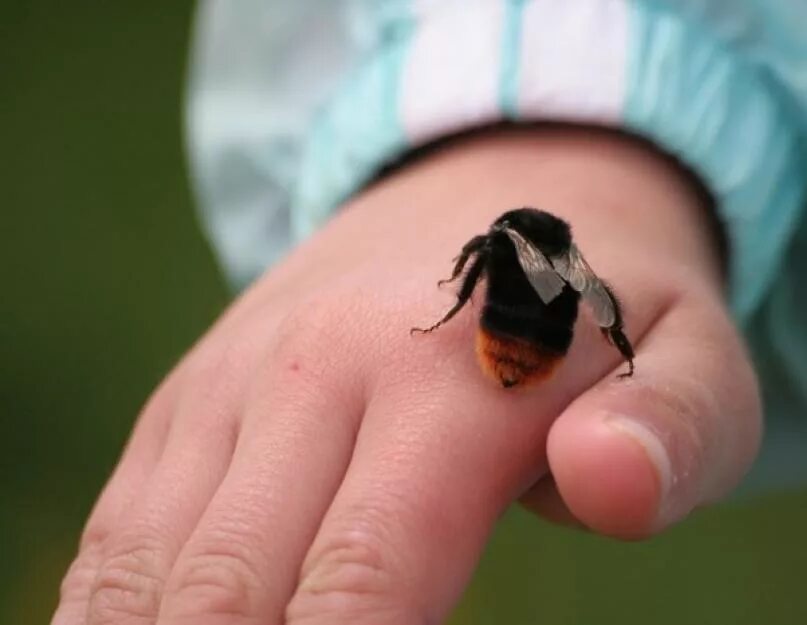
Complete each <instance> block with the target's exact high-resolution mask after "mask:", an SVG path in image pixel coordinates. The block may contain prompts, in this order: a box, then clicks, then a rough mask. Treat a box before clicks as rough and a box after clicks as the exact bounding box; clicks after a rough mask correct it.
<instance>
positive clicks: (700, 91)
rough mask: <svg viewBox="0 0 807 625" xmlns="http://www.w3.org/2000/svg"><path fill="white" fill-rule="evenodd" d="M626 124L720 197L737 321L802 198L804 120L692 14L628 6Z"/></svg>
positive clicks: (769, 277)
mask: <svg viewBox="0 0 807 625" xmlns="http://www.w3.org/2000/svg"><path fill="white" fill-rule="evenodd" d="M631 7H632V9H633V10H632V13H631V20H630V23H631V33H630V36H629V45H630V52H629V64H630V65H629V82H628V91H627V101H626V104H625V111H624V118H625V123H626V125H627V126H628V127H629V128H631V129H634V130H636V131H638V132H639V133H640V134H642V135H645V136H648V137H651V138H653V139H654V140H655V141H656V142H657V143H658V144H659V145H661V146H663V147H664V148H665V149H666V150H667V151H669V152H671V153H673V154H675V155H676V156H679V157H680V158H681V159H682V160H683V161H684V162H685V163H687V164H689V165H690V166H691V167H692V168H693V169H694V170H695V171H696V172H698V173H699V174H700V176H701V177H702V178H703V179H704V180H705V182H706V183H707V185H708V186H709V188H710V189H711V190H712V192H713V193H714V194H715V195H716V196H717V198H718V200H719V202H720V212H721V217H722V218H723V221H724V222H725V225H726V226H727V232H728V234H729V237H730V242H731V249H732V250H733V251H734V252H735V253H733V254H732V255H731V268H730V276H731V278H732V284H731V289H730V292H731V299H732V302H733V304H734V308H735V311H736V313H737V315H738V316H739V317H740V318H741V319H743V320H744V319H747V318H748V316H749V315H750V314H751V313H752V312H753V311H754V310H756V308H757V305H758V303H759V301H760V299H761V297H762V296H763V295H764V294H765V293H766V291H767V290H768V289H769V287H770V285H771V284H772V282H773V280H774V278H775V276H776V273H777V270H778V269H779V264H780V260H781V258H782V256H783V254H784V252H785V250H786V249H787V246H788V244H789V242H790V238H791V236H792V235H793V233H794V232H795V230H796V226H797V222H798V219H799V217H800V214H801V211H802V208H803V206H804V185H805V178H806V177H807V176H805V172H807V161H804V160H803V158H802V155H801V154H800V153H799V150H800V149H801V146H800V145H799V135H798V133H799V132H800V131H801V128H800V127H799V121H800V120H799V119H798V118H797V117H796V116H795V115H794V114H793V113H792V111H791V110H790V109H789V108H788V107H787V105H786V104H785V103H783V102H782V101H781V100H779V99H778V98H777V97H776V95H775V94H774V93H772V92H771V91H770V90H769V89H768V87H767V84H766V83H765V81H764V79H763V77H762V76H761V75H759V74H758V73H757V72H756V71H755V70H754V67H753V66H752V65H751V64H750V62H749V61H747V60H746V59H745V58H744V57H743V56H741V55H736V54H733V53H732V51H731V50H730V49H729V48H727V47H726V46H725V45H724V44H723V43H722V42H721V41H720V40H719V39H717V38H715V37H714V35H713V34H712V33H711V32H709V31H707V30H705V29H704V27H703V26H702V25H701V24H699V23H698V22H695V21H693V20H691V19H686V18H684V17H682V15H681V14H679V13H675V12H672V11H670V10H669V9H667V8H664V9H658V8H655V7H652V6H650V5H646V4H644V3H642V2H634V3H632V4H631Z"/></svg>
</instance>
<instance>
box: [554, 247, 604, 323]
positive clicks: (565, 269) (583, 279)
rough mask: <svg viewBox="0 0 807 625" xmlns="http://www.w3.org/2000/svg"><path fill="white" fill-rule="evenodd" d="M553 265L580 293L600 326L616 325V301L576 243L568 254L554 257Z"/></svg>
mask: <svg viewBox="0 0 807 625" xmlns="http://www.w3.org/2000/svg"><path fill="white" fill-rule="evenodd" d="M552 265H553V266H554V268H555V270H556V271H557V272H558V274H560V276H562V277H563V279H564V280H566V282H568V283H569V284H570V285H571V287H572V288H573V289H574V290H575V291H577V292H578V293H580V295H581V296H582V298H583V301H584V302H586V304H587V305H588V306H589V307H590V308H591V311H592V313H593V314H594V319H595V320H596V321H597V324H598V325H599V326H600V327H602V328H610V327H611V326H613V325H614V322H615V321H616V313H615V312H614V301H613V300H612V299H611V295H610V294H609V293H608V289H606V288H605V284H603V282H602V280H600V279H599V278H598V277H597V274H595V273H594V270H593V269H592V268H591V266H590V265H589V264H588V263H587V262H586V259H585V258H583V255H582V254H581V253H580V250H578V249H577V246H576V245H575V244H574V243H572V244H571V246H569V251H568V253H567V254H564V255H562V256H556V257H554V258H552Z"/></svg>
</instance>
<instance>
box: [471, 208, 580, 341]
mask: <svg viewBox="0 0 807 625" xmlns="http://www.w3.org/2000/svg"><path fill="white" fill-rule="evenodd" d="M513 212H517V211H513ZM501 219H508V222H509V223H510V224H512V225H515V226H516V227H517V228H518V230H519V232H521V233H522V235H523V236H525V237H527V238H529V239H530V240H532V241H533V242H536V243H537V244H538V245H539V249H546V247H547V245H546V244H542V243H544V241H542V238H543V237H545V236H546V233H547V225H546V224H538V225H537V227H535V228H530V227H529V226H530V225H531V224H523V223H520V222H516V223H514V220H513V218H512V214H505V215H503V216H502V218H501ZM555 221H559V220H555ZM560 223H561V224H562V225H563V226H566V224H565V223H563V222H560ZM552 225H554V224H550V226H552ZM566 233H567V237H568V226H566ZM557 234H558V233H553V232H550V235H557ZM562 235H563V233H562V232H561V233H560V241H558V237H557V236H555V239H551V240H550V241H549V243H550V247H551V248H554V249H551V250H550V251H549V253H553V252H554V251H555V250H557V249H558V248H559V247H561V248H562V246H564V245H565V246H566V247H567V248H568V245H569V243H568V242H567V241H570V237H568V238H567V239H566V240H565V241H564V239H563V236H562ZM486 256H487V258H486V263H485V273H486V276H487V291H486V296H485V305H484V307H483V309H482V317H481V320H480V322H481V325H482V327H483V328H484V329H485V330H487V331H489V332H491V333H492V334H494V335H498V336H501V337H503V338H510V339H520V340H523V341H526V342H528V343H530V344H532V345H535V346H536V347H543V348H546V349H549V350H551V351H554V352H558V353H561V354H563V353H566V351H567V350H568V349H569V346H570V345H571V342H572V332H573V328H574V324H575V321H576V320H577V311H578V303H579V300H580V294H579V293H578V292H577V291H575V290H574V289H572V288H571V287H570V286H569V285H568V284H567V285H566V286H565V287H564V289H563V291H562V292H561V294H560V295H558V297H556V298H555V299H554V300H552V302H550V303H549V304H545V303H544V302H543V301H542V300H541V298H540V297H539V296H538V294H537V293H536V292H535V289H533V287H532V285H531V284H530V283H529V281H528V280H527V277H526V276H525V275H524V271H523V270H522V268H521V265H520V264H519V262H518V258H517V256H516V251H515V248H514V247H513V245H512V243H511V242H510V240H509V238H508V237H507V235H506V234H504V233H503V232H498V233H495V234H491V235H490V238H489V241H488V250H487V255H486Z"/></svg>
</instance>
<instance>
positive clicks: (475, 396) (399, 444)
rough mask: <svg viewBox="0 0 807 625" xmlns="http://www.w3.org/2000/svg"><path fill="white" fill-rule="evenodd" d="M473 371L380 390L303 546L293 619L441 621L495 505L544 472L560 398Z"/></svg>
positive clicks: (294, 622) (296, 623) (380, 623)
mask: <svg viewBox="0 0 807 625" xmlns="http://www.w3.org/2000/svg"><path fill="white" fill-rule="evenodd" d="M465 360H466V364H468V366H475V363H473V359H472V355H471V354H468V355H467V358H466V359H465ZM471 373H472V372H470V371H468V370H465V371H458V372H457V374H456V377H455V378H454V379H453V380H452V381H451V383H450V384H441V383H440V382H439V381H436V379H435V378H431V379H429V377H428V376H426V377H424V378H423V379H421V380H419V381H416V382H409V383H406V384H401V385H400V386H399V387H397V388H395V389H389V390H387V389H377V390H378V394H377V396H376V397H378V399H376V402H375V403H374V404H373V405H371V406H370V407H369V409H368V412H367V414H366V415H365V420H364V422H363V424H362V429H361V431H360V434H359V437H358V441H357V445H356V449H355V450H354V454H353V459H352V460H351V463H350V467H349V470H348V473H347V474H346V476H345V480H344V482H343V484H342V486H341V487H340V489H339V491H338V494H337V495H336V497H335V499H334V501H333V504H332V506H331V508H330V509H329V510H328V513H327V515H326V517H325V519H324V520H323V522H322V526H321V527H320V530H319V532H318V533H317V536H316V538H315V540H314V542H313V544H312V546H311V548H310V550H309V552H308V554H307V555H306V559H305V562H304V564H303V567H302V572H301V576H300V580H301V581H300V583H299V585H298V587H297V589H296V592H295V595H294V597H293V598H292V600H291V602H290V604H289V606H288V608H287V613H286V618H287V621H286V622H288V623H289V624H290V625H300V624H303V623H305V624H306V625H314V624H317V623H323V624H324V623H328V624H331V625H332V624H338V623H351V624H355V625H361V624H362V623H373V624H375V625H393V624H398V623H400V624H409V623H437V622H442V619H443V617H444V616H445V615H446V614H447V612H448V610H449V609H450V607H451V606H452V605H453V604H454V603H455V601H456V600H457V598H458V596H459V595H460V593H461V591H462V589H463V588H464V586H465V584H466V582H467V580H468V578H469V577H470V575H471V572H472V571H473V569H474V567H475V565H476V562H477V560H478V557H479V555H480V553H481V551H482V549H483V546H484V543H485V541H486V539H487V537H488V536H489V533H490V531H491V528H492V526H493V524H494V523H495V521H496V519H497V518H498V516H499V515H500V513H501V512H502V511H503V510H504V509H505V508H506V506H507V505H508V504H509V502H510V501H512V500H513V499H514V498H515V497H516V495H517V493H518V492H520V491H522V490H523V489H524V488H525V486H526V484H527V483H529V482H530V481H532V480H534V479H535V478H536V477H537V476H538V475H540V474H541V473H542V471H543V470H544V467H545V456H544V446H545V435H546V431H547V429H548V425H549V421H550V415H551V414H552V412H553V410H557V409H558V408H557V405H556V404H557V403H558V402H559V401H560V400H559V399H558V398H557V397H556V398H554V399H549V400H547V402H546V403H544V404H543V405H540V403H539V402H536V397H535V395H533V394H529V393H507V392H506V391H502V390H500V389H497V388H495V387H492V386H486V385H484V384H480V385H479V386H478V387H474V386H469V385H468V383H467V380H468V379H469V377H468V376H469V374H471ZM401 375H402V376H403V377H407V374H406V373H402V374H401ZM476 375H479V374H478V372H476ZM470 379H474V378H470ZM418 388H429V389H430V390H429V393H428V394H423V393H420V392H419V391H418V390H417V389H418ZM536 404H538V406H539V407H536Z"/></svg>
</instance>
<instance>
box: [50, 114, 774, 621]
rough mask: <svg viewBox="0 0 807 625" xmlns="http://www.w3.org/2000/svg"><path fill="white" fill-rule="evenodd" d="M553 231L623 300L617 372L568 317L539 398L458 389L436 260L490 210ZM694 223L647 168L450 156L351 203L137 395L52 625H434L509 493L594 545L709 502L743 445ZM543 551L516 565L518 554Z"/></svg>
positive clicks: (747, 408)
mask: <svg viewBox="0 0 807 625" xmlns="http://www.w3.org/2000/svg"><path fill="white" fill-rule="evenodd" d="M523 205H530V206H538V207H542V208H544V209H546V210H550V211H552V212H553V213H555V214H557V215H558V216H560V217H562V218H563V219H565V220H567V221H568V222H569V223H570V224H571V225H572V228H573V231H574V235H575V240H576V241H577V244H578V246H579V247H580V249H581V250H583V251H584V253H585V255H586V258H587V260H588V261H589V262H590V263H591V265H592V267H593V268H594V269H595V270H596V271H597V273H598V274H599V275H600V276H602V277H603V278H604V279H606V280H608V281H609V282H610V283H611V284H612V285H613V287H614V290H615V291H616V292H617V293H618V294H619V295H620V296H621V299H622V301H623V305H624V309H625V320H626V324H625V326H626V332H627V334H628V336H629V337H630V339H631V341H632V342H633V344H634V347H635V348H636V374H635V376H634V377H633V378H632V379H628V380H621V379H618V377H617V375H616V374H617V373H618V372H619V371H621V370H623V369H624V366H625V365H624V363H622V362H620V359H619V354H618V353H617V351H616V350H615V349H614V348H613V347H611V346H609V345H608V344H607V343H606V342H605V341H604V340H603V339H602V337H601V336H600V333H599V332H598V330H597V328H596V326H595V325H594V324H593V323H592V321H591V319H590V318H589V317H588V316H587V315H586V314H585V313H583V314H582V315H581V319H579V320H578V324H577V330H576V334H575V341H574V344H573V346H572V349H571V351H570V353H569V356H568V358H567V359H566V360H565V361H564V363H563V365H562V366H561V368H560V369H559V370H558V371H557V373H556V374H555V376H554V377H553V378H552V379H551V380H549V381H548V382H545V383H543V384H542V385H539V386H535V387H531V388H527V389H509V390H505V389H502V388H501V387H499V386H497V385H496V384H495V383H494V382H492V381H491V380H489V379H487V378H485V377H484V376H483V374H482V373H481V371H480V369H479V367H478V365H477V363H476V361H475V355H474V340H473V336H474V332H475V327H476V321H477V318H478V314H479V305H480V303H481V301H482V298H483V291H482V290H481V289H480V290H479V291H478V292H477V293H476V295H475V297H474V303H473V305H471V306H468V307H466V308H465V309H463V310H462V311H461V312H460V313H459V314H458V315H457V316H456V317H455V318H454V319H452V321H451V322H450V323H448V324H446V325H445V326H443V327H441V328H440V329H439V330H438V331H436V332H434V333H432V334H429V335H422V336H418V335H415V336H410V333H409V329H410V328H411V327H412V326H423V325H428V324H430V323H432V322H433V321H435V320H436V319H438V318H439V317H440V316H441V315H442V314H443V313H444V312H445V311H446V310H447V309H448V308H449V307H450V306H451V305H452V303H453V293H452V291H451V288H450V287H448V286H444V287H442V288H441V289H438V288H437V286H436V283H437V281H438V280H439V279H441V278H445V277H447V275H448V274H449V272H450V270H451V259H452V257H453V256H455V254H456V253H457V252H458V251H459V249H460V248H461V247H462V244H463V243H464V242H465V241H467V240H468V239H469V238H470V237H471V236H473V235H475V234H479V233H483V232H485V231H486V230H487V227H488V226H489V224H490V223H491V222H492V221H493V220H494V219H495V218H496V217H497V216H498V215H499V214H501V213H503V212H504V211H505V210H507V209H510V208H513V207H518V206H523ZM705 211H706V207H704V206H701V204H700V200H699V196H698V195H697V194H696V193H695V192H694V191H693V189H692V188H690V185H689V182H687V179H686V178H685V177H684V176H682V175H681V173H680V172H679V171H678V170H677V169H676V168H675V167H674V166H672V165H671V164H669V163H668V162H667V161H665V160H663V159H661V158H659V157H658V156H657V155H656V154H655V153H654V152H653V151H652V150H650V149H649V148H647V147H644V146H640V145H637V144H635V143H633V142H632V141H629V140H627V139H625V138H621V137H618V136H614V135H608V134H604V133H599V132H594V131H589V130H572V129H543V130H534V129H532V130H531V129H521V130H512V131H501V132H498V133H493V134H489V135H486V136H479V137H476V138H471V139H467V140H464V141H461V142H459V143H458V144H456V145H454V146H452V147H450V148H446V149H442V150H440V151H438V152H437V153H435V154H432V155H431V156H428V157H426V158H424V159H421V160H419V161H417V162H414V163H412V164H410V165H407V166H406V167H404V168H403V169H401V170H400V171H398V172H396V173H395V174H394V175H392V176H390V177H388V178H385V179H384V180H382V181H381V182H380V183H378V184H377V185H375V186H374V187H372V188H371V189H369V190H367V191H366V192H364V193H363V194H362V195H360V196H359V197H357V198H356V199H354V200H353V201H351V202H350V203H349V205H348V206H346V207H345V208H344V209H343V210H342V211H341V212H340V213H339V214H338V215H337V216H336V217H335V218H334V219H333V220H332V221H331V222H330V223H329V224H328V225H327V226H326V227H324V228H323V229H322V230H321V231H320V232H319V233H318V234H317V235H316V236H314V237H313V238H312V239H311V240H310V241H308V242H307V243H306V244H304V245H303V246H301V247H300V248H299V249H298V250H296V251H295V252H294V253H293V254H292V255H291V256H290V257H289V258H288V259H287V260H286V261H285V262H283V263H282V264H281V265H280V266H278V267H276V268H273V269H271V270H269V271H268V272H267V273H266V274H265V275H264V276H263V277H262V278H261V279H260V280H259V281H258V282H257V283H256V284H255V285H254V286H253V287H252V288H251V289H249V291H248V292H246V293H245V294H244V295H243V296H242V297H240V298H239V299H238V300H237V301H236V302H235V303H234V304H233V306H232V307H231V308H230V309H229V310H228V311H227V313H226V314H225V315H224V316H223V317H222V318H221V319H220V320H219V321H218V322H217V323H216V324H215V325H214V326H213V327H212V328H211V329H210V331H209V332H208V333H207V334H206V336H205V337H203V338H202V339H201V340H200V341H199V342H198V344H197V345H196V346H195V347H194V348H193V349H192V350H191V351H190V352H189V353H188V354H187V356H186V357H185V358H184V359H183V360H182V361H181V362H180V364H179V365H178V366H177V367H176V369H175V370H174V371H173V372H172V373H171V374H170V375H169V376H168V378H167V379H166V380H165V382H164V383H163V384H162V385H161V386H160V387H159V388H158V389H157V391H156V392H155V393H154V395H153V396H152V397H151V399H150V400H149V402H148V403H147V405H146V407H145V408H144V410H143V412H142V414H141V415H140V417H139V419H138V421H137V424H136V426H135V429H134V431H133V433H132V436H131V439H130V441H129V444H128V445H127V447H126V450H125V452H124V453H123V456H122V458H121V460H120V463H119V465H118V467H117V468H116V470H115V472H114V474H113V475H112V477H111V479H110V480H109V483H108V484H107V486H106V487H105V489H104V491H103V492H102V494H101V496H100V498H99V500H98V503H97V504H96V506H95V508H94V510H93V511H92V513H91V516H90V518H89V520H88V523H87V527H86V530H85V532H84V535H83V537H82V540H81V545H80V549H79V553H78V555H77V557H76V560H75V562H74V563H73V565H72V566H71V568H70V570H69V572H68V573H67V575H66V577H65V580H64V583H63V586H62V595H61V603H60V606H59V608H58V611H57V613H56V615H55V617H54V621H53V622H54V624H57V625H103V624H108V623H117V624H125V625H150V624H153V623H158V624H160V625H190V624H194V625H258V624H261V625H264V624H273V623H277V624H279V623H292V624H297V623H299V624H306V625H318V624H323V625H324V624H326V623H327V624H340V623H351V624H355V625H360V624H364V623H366V624H371V623H372V624H374V625H404V624H407V625H408V624H411V623H439V622H441V621H442V620H443V619H444V618H445V617H446V616H447V614H448V613H449V612H450V610H451V608H452V606H453V605H454V604H455V603H456V602H457V600H458V599H459V597H460V594H461V592H462V590H463V588H464V587H465V585H466V584H467V582H468V580H469V578H470V576H471V574H472V572H473V569H474V566H475V564H476V562H477V559H478V558H479V556H480V553H481V551H482V549H483V547H484V545H485V542H486V540H487V538H488V537H489V535H490V532H491V530H492V528H493V526H494V524H495V522H496V520H497V518H498V517H499V516H500V515H501V514H502V513H503V511H504V510H505V509H506V508H507V507H508V506H509V505H510V504H511V503H513V502H514V501H516V500H518V499H521V500H522V502H523V503H524V504H525V505H527V507H529V508H530V509H532V510H534V511H536V512H538V513H539V514H542V515H544V516H545V517H547V518H549V519H551V520H554V521H557V522H561V523H566V524H576V525H581V526H584V527H587V528H589V529H590V530H591V531H595V532H599V533H602V534H606V535H610V536H614V537H618V538H626V539H632V538H640V537H644V536H649V535H652V534H655V533H657V532H659V531H662V530H664V529H665V528H666V527H668V526H669V525H671V524H673V523H676V522H679V521H681V520H682V519H684V518H685V517H686V516H687V515H688V514H689V513H690V512H692V511H693V510H694V509H695V508H697V507H699V506H702V505H705V504H708V503H711V502H713V501H716V500H718V499H720V498H721V497H722V496H724V495H725V494H726V493H728V492H729V491H730V490H731V489H732V488H733V487H734V486H735V485H736V484H737V482H738V481H739V479H740V478H741V477H742V475H743V474H744V472H745V471H746V470H747V468H748V466H749V464H750V463H751V461H752V460H753V458H754V455H755V452H756V449H757V446H758V444H759V438H760V429H761V425H760V423H761V419H760V405H759V393H758V389H757V385H756V380H755V376H754V373H753V370H752V368H751V366H750V364H749V360H748V357H747V355H746V352H745V350H744V348H743V346H742V343H741V341H740V340H739V338H738V335H737V332H736V330H735V329H734V327H733V326H732V323H731V321H730V318H729V316H728V314H727V312H726V305H725V303H724V299H723V295H722V290H723V286H722V280H723V279H722V277H721V275H720V271H719V262H718V258H717V255H716V253H715V251H714V247H715V246H714V241H713V239H712V234H711V232H710V231H709V228H708V227H707V226H706V220H705V217H704V214H705ZM535 555H536V557H540V554H535Z"/></svg>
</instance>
